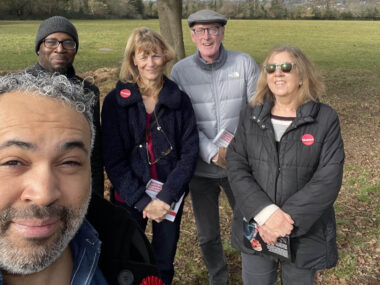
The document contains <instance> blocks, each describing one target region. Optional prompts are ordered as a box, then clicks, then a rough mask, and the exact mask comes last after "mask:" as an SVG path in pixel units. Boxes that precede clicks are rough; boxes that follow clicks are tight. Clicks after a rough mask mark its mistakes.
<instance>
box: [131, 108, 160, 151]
mask: <svg viewBox="0 0 380 285" xmlns="http://www.w3.org/2000/svg"><path fill="white" fill-rule="evenodd" d="M164 111H165V109H164V108H161V109H160V111H159V112H158V114H157V116H155V117H156V119H155V120H154V121H153V122H152V123H151V124H150V125H149V127H148V128H147V129H146V130H145V136H144V137H143V138H142V140H141V141H140V142H139V143H138V144H136V145H135V147H134V148H133V150H132V152H134V151H135V150H136V149H137V148H138V147H139V145H141V144H143V143H144V142H145V139H146V137H147V135H148V134H149V132H150V131H151V130H152V129H153V128H154V126H155V125H156V124H157V122H158V119H159V118H160V117H161V116H162V114H163V113H164Z"/></svg>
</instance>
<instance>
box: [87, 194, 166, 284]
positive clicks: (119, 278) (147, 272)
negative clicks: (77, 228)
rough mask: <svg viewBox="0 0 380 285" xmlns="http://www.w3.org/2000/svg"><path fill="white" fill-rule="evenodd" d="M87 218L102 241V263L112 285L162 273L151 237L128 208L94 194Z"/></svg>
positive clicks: (129, 282)
mask: <svg viewBox="0 0 380 285" xmlns="http://www.w3.org/2000/svg"><path fill="white" fill-rule="evenodd" d="M86 218H87V219H88V221H89V222H90V223H91V224H92V226H93V227H94V228H95V229H96V231H97V232H98V234H99V239H100V241H101V242H102V245H101V251H100V256H99V263H98V266H99V268H100V270H101V271H102V273H103V275H104V277H105V278H106V279H107V281H108V283H109V284H110V285H131V284H136V285H138V284H141V281H142V280H143V279H144V278H146V277H148V276H159V272H158V268H157V265H156V261H155V258H154V255H153V250H152V247H151V245H150V243H149V240H148V239H147V237H146V236H145V234H144V232H143V231H142V230H141V229H140V226H139V225H138V224H137V223H136V222H135V221H134V220H133V219H132V218H131V217H129V214H128V211H126V210H125V209H124V208H122V207H118V206H114V205H112V204H111V203H110V202H108V201H107V200H105V199H103V198H101V197H98V195H96V194H93V195H92V198H91V203H90V205H89V208H88V211H87V215H86Z"/></svg>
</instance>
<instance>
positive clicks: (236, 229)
mask: <svg viewBox="0 0 380 285" xmlns="http://www.w3.org/2000/svg"><path fill="white" fill-rule="evenodd" d="M323 92H324V85H323V83H322V82H321V81H320V79H319V77H318V76H317V74H316V72H315V70H314V67H313V65H312V63H311V62H310V60H309V59H308V58H307V57H306V56H305V55H304V53H303V52H302V51H301V50H300V49H299V48H297V47H290V46H282V47H278V48H275V49H273V50H272V51H271V52H270V53H269V55H268V57H267V58H266V59H265V61H264V63H263V70H262V73H261V75H260V78H259V81H258V86H257V90H256V97H255V98H254V100H253V101H252V102H251V106H249V107H248V108H247V109H246V110H245V111H244V112H243V113H242V115H241V117H240V124H239V127H238V130H237V133H236V136H235V139H234V140H233V142H232V143H231V145H230V147H229V149H228V151H227V169H228V177H229V179H230V182H231V187H232V191H233V193H234V197H235V199H236V207H235V212H234V214H235V215H234V221H233V228H232V244H233V246H234V247H235V248H237V249H239V250H240V251H241V255H242V275H243V281H244V284H275V282H276V279H277V268H278V265H279V264H280V263H281V268H282V270H281V279H282V284H285V285H286V284H313V283H314V276H315V271H316V270H318V269H324V268H330V267H333V266H335V264H336V262H337V246H336V232H335V227H336V224H335V214H334V208H333V204H334V201H335V199H336V198H337V195H338V192H339V190H340V187H341V183H342V173H343V162H344V150H343V141H342V137H341V134H340V126H339V119H338V116H337V114H336V112H335V111H334V110H333V109H332V108H331V107H329V106H327V105H325V104H322V103H320V102H319V97H320V96H321V95H322V93H323ZM257 230H258V233H257ZM247 240H249V242H248V243H247ZM257 241H259V242H260V243H259V244H260V246H259V247H257V245H258V244H257ZM279 241H281V244H279V243H278V242H279ZM276 246H277V247H276ZM267 250H268V251H267ZM289 250H290V251H289ZM273 253H275V254H276V253H281V254H282V255H281V256H280V255H275V254H273ZM287 255H288V256H287ZM285 260H286V261H285Z"/></svg>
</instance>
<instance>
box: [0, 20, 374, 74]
mask: <svg viewBox="0 0 380 285" xmlns="http://www.w3.org/2000/svg"><path fill="white" fill-rule="evenodd" d="M39 23H40V21H0V38H1V39H2V40H1V41H0V51H1V53H0V71H3V72H5V71H15V70H21V69H23V68H25V67H26V66H30V65H32V64H34V63H35V61H36V55H35V53H34V39H35V35H36V32H37V29H38V25H39ZM73 23H74V24H75V26H76V27H77V30H78V34H79V51H78V55H77V57H76V60H75V66H76V69H77V71H79V72H84V71H88V70H95V69H98V68H101V67H105V66H106V67H116V66H119V64H120V61H121V59H122V56H123V52H124V48H125V45H126V42H127V38H128V36H129V34H130V32H131V30H132V29H134V28H136V27H139V26H147V27H149V28H152V29H154V30H156V31H159V24H158V21H157V20H73ZM182 26H183V30H184V43H185V50H186V54H187V55H189V54H192V53H193V52H194V51H195V47H194V46H193V45H192V43H191V39H190V35H189V29H188V27H187V23H186V21H185V20H184V21H183V22H182ZM379 30H380V21H379V22H375V21H306V20H305V21H281V20H230V21H229V22H228V24H227V27H226V32H225V41H224V44H225V46H226V48H228V49H233V50H241V51H244V52H246V53H248V54H250V55H251V56H253V57H254V58H255V60H256V61H257V62H259V63H260V62H262V61H263V60H264V58H265V56H266V54H267V52H268V50H269V49H270V48H272V47H273V46H274V45H279V44H291V45H297V46H299V47H300V48H301V49H302V50H304V52H306V53H307V54H308V55H309V56H310V57H311V58H312V59H313V61H314V62H315V64H316V65H318V66H319V67H321V68H328V69H337V68H339V69H349V70H353V71H360V70H361V69H365V70H370V71H375V72H380V52H379V46H380V33H379V32H378V31H379Z"/></svg>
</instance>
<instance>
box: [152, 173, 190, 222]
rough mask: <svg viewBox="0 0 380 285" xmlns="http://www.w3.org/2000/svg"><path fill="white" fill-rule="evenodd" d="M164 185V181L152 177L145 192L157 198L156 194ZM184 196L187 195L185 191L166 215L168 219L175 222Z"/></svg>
mask: <svg viewBox="0 0 380 285" xmlns="http://www.w3.org/2000/svg"><path fill="white" fill-rule="evenodd" d="M162 185H164V183H162V182H160V181H158V180H155V179H150V180H149V181H148V184H147V185H146V190H145V193H146V194H148V195H149V196H150V197H151V198H152V199H154V198H156V195H157V194H158V193H160V191H161V190H162ZM184 196H185V193H183V194H182V196H181V198H180V199H179V200H178V201H177V202H176V203H175V204H173V205H172V211H171V212H170V213H169V214H167V215H166V216H165V219H166V220H169V221H171V222H174V220H175V217H176V216H177V213H178V209H179V206H181V203H182V200H183V197H184Z"/></svg>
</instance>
